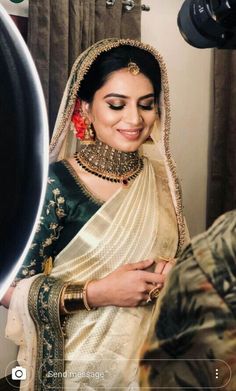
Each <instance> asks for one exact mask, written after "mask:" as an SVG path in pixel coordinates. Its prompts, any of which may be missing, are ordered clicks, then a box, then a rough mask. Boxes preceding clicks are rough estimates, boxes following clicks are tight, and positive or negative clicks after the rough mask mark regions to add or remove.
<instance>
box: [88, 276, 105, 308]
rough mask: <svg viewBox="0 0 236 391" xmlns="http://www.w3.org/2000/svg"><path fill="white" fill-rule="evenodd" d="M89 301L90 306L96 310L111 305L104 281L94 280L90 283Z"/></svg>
mask: <svg viewBox="0 0 236 391" xmlns="http://www.w3.org/2000/svg"><path fill="white" fill-rule="evenodd" d="M87 301H88V304H89V306H90V307H94V308H98V307H105V306H108V305H111V303H110V301H109V300H108V295H107V290H106V289H105V287H104V281H103V279H101V280H92V281H91V282H90V283H89V285H88V287H87Z"/></svg>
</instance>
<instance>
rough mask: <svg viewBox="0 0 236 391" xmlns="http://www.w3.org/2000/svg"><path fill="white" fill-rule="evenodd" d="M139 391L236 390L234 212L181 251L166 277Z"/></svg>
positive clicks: (142, 362) (235, 226)
mask: <svg viewBox="0 0 236 391" xmlns="http://www.w3.org/2000/svg"><path fill="white" fill-rule="evenodd" d="M159 300H160V303H159V306H158V310H157V311H158V313H156V314H155V315H154V316H156V317H157V319H156V322H155V330H154V335H155V337H152V340H151V341H149V345H148V346H146V347H145V351H146V353H145V354H144V358H143V360H142V361H141V377H140V379H141V380H140V382H141V389H143V390H144V389H145V390H151V389H152V390H155V389H158V390H160V389H167V390H170V389H172V388H174V389H175V390H184V389H187V388H188V389H192V390H194V391H200V390H205V389H207V390H213V389H214V388H215V387H217V388H220V389H224V390H227V391H235V390H236V211H231V212H227V213H226V214H224V215H222V216H221V217H219V218H218V219H217V220H216V221H215V223H214V224H213V225H212V226H211V227H210V228H209V230H208V231H206V232H204V233H202V234H200V235H198V236H196V237H195V238H194V239H193V240H192V241H191V243H190V244H189V245H188V246H187V247H186V248H185V250H184V251H183V253H182V255H181V256H180V258H179V259H178V261H177V264H176V266H175V267H174V268H173V270H172V272H171V273H170V276H169V279H168V283H167V284H166V286H165V288H164V291H163V294H162V296H161V297H160V298H159Z"/></svg>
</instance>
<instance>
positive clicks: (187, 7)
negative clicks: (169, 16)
mask: <svg viewBox="0 0 236 391" xmlns="http://www.w3.org/2000/svg"><path fill="white" fill-rule="evenodd" d="M178 26H179V30H180V32H181V34H182V36H183V37H184V39H185V40H186V41H187V42H188V43H189V44H190V45H192V46H195V47H197V48H212V47H215V46H221V45H222V44H223V42H224V38H225V35H224V33H225V29H224V28H223V27H222V26H221V25H220V24H219V23H218V22H217V21H216V18H215V15H214V13H213V10H212V4H211V2H210V1H207V0H186V1H185V2H184V3H183V5H182V7H181V9H180V11H179V14H178Z"/></svg>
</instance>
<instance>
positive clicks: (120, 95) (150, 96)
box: [103, 92, 155, 100]
mask: <svg viewBox="0 0 236 391" xmlns="http://www.w3.org/2000/svg"><path fill="white" fill-rule="evenodd" d="M154 96H155V95H154V93H151V94H147V95H144V96H140V98H139V100H142V99H147V98H154ZM110 97H115V98H124V99H128V98H129V96H126V95H122V94H115V93H113V92H111V93H110V94H107V95H106V96H104V98H103V99H105V98H110Z"/></svg>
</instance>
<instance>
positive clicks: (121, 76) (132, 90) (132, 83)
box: [95, 68, 154, 97]
mask: <svg viewBox="0 0 236 391" xmlns="http://www.w3.org/2000/svg"><path fill="white" fill-rule="evenodd" d="M112 92H113V93H116V94H121V95H126V96H130V97H131V96H134V97H136V96H137V97H139V96H142V95H146V94H150V93H153V92H154V88H153V85H152V83H151V81H150V80H149V79H148V77H146V76H145V75H144V74H143V73H141V72H140V73H139V74H138V75H132V74H131V73H130V72H129V71H128V68H122V69H119V70H118V71H115V72H112V73H111V74H110V75H109V77H108V79H107V80H106V82H105V83H104V84H103V86H102V87H101V88H100V89H99V90H97V91H96V94H95V95H97V96H102V95H106V94H109V93H112Z"/></svg>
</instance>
